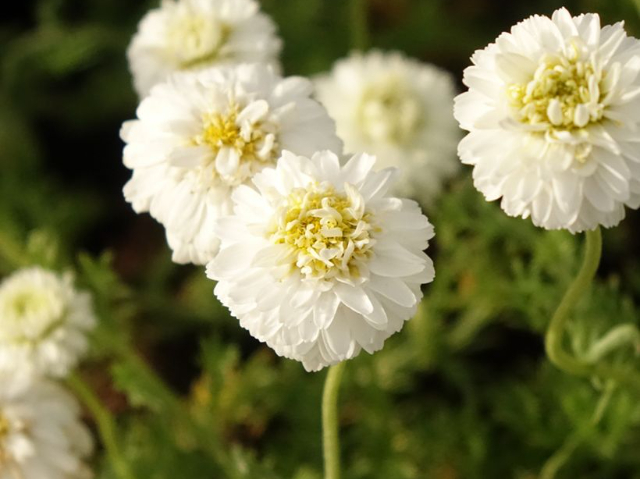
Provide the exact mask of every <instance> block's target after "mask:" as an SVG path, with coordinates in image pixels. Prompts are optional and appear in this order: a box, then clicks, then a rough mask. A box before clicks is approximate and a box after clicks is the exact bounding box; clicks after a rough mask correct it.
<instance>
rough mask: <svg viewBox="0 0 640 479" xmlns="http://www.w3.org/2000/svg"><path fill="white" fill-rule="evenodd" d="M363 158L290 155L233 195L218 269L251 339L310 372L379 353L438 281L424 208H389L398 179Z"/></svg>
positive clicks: (400, 203) (213, 274)
mask: <svg viewBox="0 0 640 479" xmlns="http://www.w3.org/2000/svg"><path fill="white" fill-rule="evenodd" d="M374 163H375V158H374V157H373V156H368V155H356V156H354V157H353V158H351V159H350V160H349V162H348V163H347V164H346V165H344V166H343V167H340V163H339V161H338V157H337V156H336V155H334V154H333V153H331V152H328V151H324V152H319V153H317V154H315V155H314V156H313V157H312V158H311V159H308V158H305V157H299V156H296V155H294V154H292V153H290V152H284V153H283V155H282V158H281V159H280V160H279V161H278V163H277V165H276V167H275V168H268V169H265V170H263V171H262V172H261V173H259V174H257V175H256V176H255V177H254V180H253V181H254V184H255V186H256V187H257V189H258V190H257V191H256V190H255V189H253V188H251V187H249V186H241V187H239V188H237V189H236V190H235V192H234V193H233V200H234V202H235V206H234V215H233V216H228V217H225V218H221V219H220V220H219V221H218V222H217V224H216V230H217V232H218V234H219V236H220V238H221V240H222V245H221V249H220V253H219V254H218V256H217V257H216V258H215V259H214V260H213V261H212V262H211V263H209V265H208V266H207V275H208V276H209V277H210V278H211V279H215V280H217V281H218V284H217V285H216V288H215V294H216V296H217V297H218V298H219V299H220V301H222V303H223V304H224V305H225V306H227V307H228V308H229V309H230V310H231V313H232V314H233V315H234V316H235V317H237V318H238V319H239V320H240V324H241V326H242V327H244V328H246V329H248V330H249V332H250V333H251V334H252V335H253V336H255V337H256V338H258V339H259V340H260V341H263V342H266V343H267V344H268V345H269V346H271V347H272V348H273V349H274V350H275V351H276V353H278V354H279V355H281V356H285V357H288V358H292V359H296V360H298V361H302V363H303V365H304V367H305V368H306V369H307V370H311V371H315V370H319V369H321V368H323V367H325V366H328V365H331V364H334V363H337V362H339V361H343V360H346V359H350V358H353V357H354V356H356V355H357V354H358V353H359V352H360V350H361V349H364V350H365V351H367V352H369V353H373V352H375V351H377V350H379V349H381V348H382V346H383V343H384V341H385V340H386V339H387V338H388V337H389V336H391V335H392V334H393V333H395V332H397V331H399V330H400V329H401V328H402V326H403V324H404V322H405V321H406V320H407V319H409V318H411V317H412V316H413V315H414V314H415V312H416V305H417V303H418V301H420V299H421V298H422V292H421V290H420V285H422V284H424V283H428V282H430V281H432V280H433V277H434V269H433V264H432V262H431V260H430V259H429V257H428V256H427V255H426V254H425V253H424V252H423V250H424V249H425V248H427V246H428V240H429V239H430V238H432V237H433V227H432V226H431V224H430V223H429V221H428V220H427V218H426V217H425V216H424V215H422V213H421V212H420V208H419V206H418V204H417V203H416V202H414V201H411V200H402V199H398V198H392V197H389V196H387V189H388V188H389V186H390V185H391V179H392V176H393V171H392V169H386V170H382V171H380V172H374V171H372V167H373V164H374Z"/></svg>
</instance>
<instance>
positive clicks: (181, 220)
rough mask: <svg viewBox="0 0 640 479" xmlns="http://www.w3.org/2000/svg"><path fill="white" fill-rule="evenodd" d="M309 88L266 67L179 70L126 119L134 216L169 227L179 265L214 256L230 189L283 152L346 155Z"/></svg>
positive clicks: (128, 187) (129, 195)
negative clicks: (337, 151) (134, 116)
mask: <svg viewBox="0 0 640 479" xmlns="http://www.w3.org/2000/svg"><path fill="white" fill-rule="evenodd" d="M311 92H312V86H311V83H310V82H308V81H307V80H305V79H303V78H298V77H289V78H286V79H282V78H281V77H279V76H278V75H276V74H275V73H273V71H272V70H271V69H270V68H268V67H266V66H263V65H259V64H255V65H240V66H238V67H235V68H213V69H210V70H206V71H203V72H199V73H197V74H190V75H186V74H178V75H175V76H173V77H172V78H171V79H170V80H169V82H168V83H164V84H161V85H158V86H156V87H155V88H154V89H153V91H152V93H151V95H150V96H148V97H147V98H146V99H144V100H143V101H142V103H141V104H140V107H139V108H138V118H139V119H138V120H134V121H131V122H127V123H125V125H124V126H123V129H122V138H123V140H124V141H125V142H126V143H127V145H126V147H125V149H124V164H125V165H126V166H127V167H129V168H131V169H133V177H132V179H131V180H130V181H129V182H128V183H127V185H126V186H125V188H124V193H125V197H126V199H127V201H129V202H130V203H131V204H132V205H133V208H134V209H135V211H136V212H144V211H149V212H150V213H151V215H152V216H153V217H154V218H155V219H157V220H158V221H159V222H160V223H162V224H163V225H164V226H165V228H166V233H167V239H168V242H169V246H170V247H171V248H172V249H173V260H174V261H176V262H178V263H188V262H191V263H195V264H204V263H206V262H207V261H208V260H210V259H211V258H212V257H213V255H215V254H216V252H217V248H218V240H217V237H216V235H215V233H214V231H213V227H212V226H213V221H214V220H215V219H216V218H217V217H219V216H222V215H226V214H229V213H230V212H231V198H230V195H231V192H232V191H233V189H234V188H236V187H237V186H238V185H241V184H243V183H245V182H247V181H249V180H250V179H251V177H252V176H253V175H254V174H256V173H257V172H258V171H260V170H261V169H262V168H264V167H265V166H272V165H273V164H275V162H276V159H277V158H278V157H279V156H280V153H281V151H282V149H288V150H291V151H293V152H295V153H298V154H304V155H310V154H312V153H313V152H315V151H318V150H320V149H323V148H335V149H341V148H342V143H341V142H340V140H339V139H338V137H337V136H336V135H335V126H334V123H333V121H332V120H331V119H330V118H329V116H328V114H327V113H326V111H325V109H324V108H322V107H321V106H320V104H318V103H317V102H315V101H314V100H311V98H310V95H311Z"/></svg>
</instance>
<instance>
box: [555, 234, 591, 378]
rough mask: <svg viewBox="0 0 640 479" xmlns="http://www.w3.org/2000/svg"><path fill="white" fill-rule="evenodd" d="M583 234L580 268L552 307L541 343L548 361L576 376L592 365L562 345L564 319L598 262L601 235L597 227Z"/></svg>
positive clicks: (588, 372)
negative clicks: (583, 242)
mask: <svg viewBox="0 0 640 479" xmlns="http://www.w3.org/2000/svg"><path fill="white" fill-rule="evenodd" d="M586 236H587V240H586V241H587V246H586V251H585V255H584V261H583V263H582V268H580V272H579V273H578V276H576V279H575V280H574V281H573V283H571V286H569V289H568V290H567V292H566V293H565V295H564V297H563V298H562V301H561V302H560V305H559V306H558V309H556V312H555V313H554V314H553V317H552V318H551V322H550V323H549V329H547V335H546V338H545V347H546V350H547V355H548V356H549V359H550V360H551V362H552V363H553V364H555V365H556V366H557V367H558V368H560V369H562V370H563V371H566V372H568V373H570V374H575V375H577V376H586V375H590V374H591V372H592V369H593V368H592V366H590V365H589V364H585V363H583V362H581V361H579V360H577V359H576V358H574V357H572V356H571V355H570V354H569V353H567V352H566V351H565V350H564V349H563V348H562V338H563V335H564V331H565V328H566V324H567V320H568V319H569V313H570V312H571V310H572V309H573V308H574V307H575V305H576V304H577V302H578V300H579V299H580V297H581V296H582V295H583V294H584V293H585V292H586V290H587V288H588V287H589V285H590V284H591V281H592V280H593V277H594V276H595V274H596V270H597V269H598V265H599V264H600V256H601V253H602V235H601V233H600V228H599V227H598V228H596V229H595V230H593V231H587V234H586Z"/></svg>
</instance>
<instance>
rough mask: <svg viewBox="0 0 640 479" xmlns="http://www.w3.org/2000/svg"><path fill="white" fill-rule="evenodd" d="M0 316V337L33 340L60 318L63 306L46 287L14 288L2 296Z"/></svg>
mask: <svg viewBox="0 0 640 479" xmlns="http://www.w3.org/2000/svg"><path fill="white" fill-rule="evenodd" d="M0 316H1V317H2V320H3V322H4V323H5V325H4V328H3V330H2V332H1V333H0V339H4V340H9V341H13V342H22V341H27V342H28V341H34V340H37V339H38V338H43V337H46V336H48V335H49V334H50V333H51V331H53V330H55V329H56V328H57V327H58V326H59V325H60V323H61V322H62V321H63V318H64V305H63V302H62V301H61V300H60V298H57V297H56V295H55V292H53V291H51V290H48V289H41V288H34V287H22V288H17V289H15V290H14V291H12V292H11V293H9V294H8V295H7V296H5V297H4V298H3V301H2V304H1V305H0Z"/></svg>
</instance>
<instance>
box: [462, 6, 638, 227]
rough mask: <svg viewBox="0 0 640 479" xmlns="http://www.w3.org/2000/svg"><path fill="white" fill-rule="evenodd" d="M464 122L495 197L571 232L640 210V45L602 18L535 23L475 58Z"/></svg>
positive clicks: (516, 211) (478, 181)
mask: <svg viewBox="0 0 640 479" xmlns="http://www.w3.org/2000/svg"><path fill="white" fill-rule="evenodd" d="M472 62H473V66H471V67H469V68H467V69H466V70H465V72H464V83H465V84H466V85H467V86H468V87H469V91H467V92H465V93H463V94H461V95H460V96H459V97H458V98H456V104H455V116H456V118H457V119H458V121H459V122H460V125H461V127H462V128H464V129H465V130H468V131H469V134H468V135H467V136H466V137H465V138H464V139H463V140H462V142H461V143H460V145H459V149H458V152H459V155H460V157H461V158H462V161H463V162H464V163H466V164H469V165H473V166H474V169H473V178H474V183H475V186H476V187H477V188H478V189H479V190H480V191H481V192H482V193H483V194H484V195H485V197H486V199H487V200H496V199H499V198H502V202H501V206H502V208H503V209H504V211H505V212H506V213H507V214H509V215H511V216H522V217H524V218H526V217H531V219H532V220H533V223H534V224H535V225H537V226H542V227H545V228H547V229H568V230H569V231H571V232H580V231H584V230H591V229H594V228H596V227H597V226H598V225H603V226H606V227H611V226H614V225H616V224H618V222H620V220H621V219H622V218H623V217H624V207H625V206H628V207H631V208H637V207H638V206H639V205H640V75H639V73H640V42H639V41H638V40H637V39H635V38H633V37H629V36H627V34H626V33H625V31H624V29H623V26H622V24H620V23H617V24H615V25H609V26H605V27H603V28H602V27H601V26H600V18H599V17H598V15H596V14H587V15H579V16H577V17H572V16H571V15H570V14H569V12H568V11H567V10H565V9H560V10H557V11H556V12H555V13H554V14H553V16H552V18H548V17H544V16H533V17H531V18H528V19H526V20H524V21H523V22H521V23H519V24H517V25H516V26H514V27H513V28H512V29H511V32H510V33H503V34H502V35H500V36H499V37H498V38H497V40H496V41H495V43H492V44H491V45H489V46H488V47H487V48H485V49H483V50H479V51H477V52H475V53H474V55H473V57H472Z"/></svg>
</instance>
